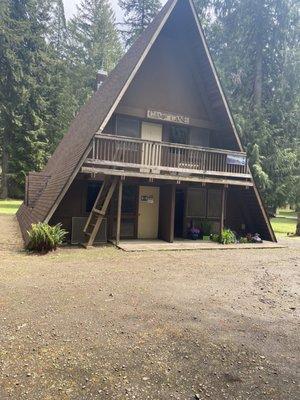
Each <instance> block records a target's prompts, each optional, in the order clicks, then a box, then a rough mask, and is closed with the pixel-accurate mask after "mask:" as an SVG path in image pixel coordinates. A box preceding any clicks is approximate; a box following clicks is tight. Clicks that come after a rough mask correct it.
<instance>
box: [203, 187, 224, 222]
mask: <svg viewBox="0 0 300 400" xmlns="http://www.w3.org/2000/svg"><path fill="white" fill-rule="evenodd" d="M221 208H222V192H221V190H213V189H210V190H208V207H207V217H208V218H220V217H221Z"/></svg>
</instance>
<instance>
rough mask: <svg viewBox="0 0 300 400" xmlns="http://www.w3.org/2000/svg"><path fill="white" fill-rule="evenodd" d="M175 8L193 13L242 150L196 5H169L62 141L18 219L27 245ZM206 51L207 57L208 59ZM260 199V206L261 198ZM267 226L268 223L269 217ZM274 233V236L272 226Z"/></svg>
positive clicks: (221, 107)
mask: <svg viewBox="0 0 300 400" xmlns="http://www.w3.org/2000/svg"><path fill="white" fill-rule="evenodd" d="M176 7H178V8H179V7H183V10H184V9H185V12H189V13H190V14H191V16H192V17H193V20H192V21H191V23H192V24H193V26H194V28H193V29H195V27H196V28H197V29H198V33H199V35H200V44H199V45H198V48H196V47H195V52H197V51H199V52H200V53H199V54H200V56H201V58H202V63H203V67H204V68H205V67H207V65H208V66H209V68H208V75H207V77H206V81H207V83H208V84H209V89H208V90H209V91H210V96H215V98H216V101H215V103H214V107H215V112H216V113H218V114H219V116H220V117H221V118H223V122H224V124H225V126H226V128H227V130H228V131H231V133H233V134H234V137H235V141H236V145H237V147H238V148H239V149H241V150H242V146H241V142H240V139H239V137H238V134H237V132H236V129H235V126H234V123H233V120H232V116H231V113H230V111H229V108H228V104H227V102H226V99H225V97H224V94H223V91H222V88H221V86H220V82H219V80H218V77H217V74H216V71H215V69H214V66H213V63H212V60H211V57H210V54H209V51H208V48H207V45H206V42H205V38H204V35H203V32H202V29H201V27H200V23H199V21H198V18H197V16H196V12H195V9H194V6H193V3H192V1H191V0H169V1H168V2H167V3H166V5H165V6H164V7H163V9H162V11H161V12H160V13H159V15H158V16H157V17H156V18H155V20H154V21H153V23H152V24H151V25H150V26H149V27H148V28H147V29H146V30H145V31H144V33H143V34H142V35H141V36H140V38H139V39H138V40H137V41H136V43H135V44H134V45H133V46H132V48H131V49H130V50H129V51H128V52H127V54H126V55H125V56H124V57H123V58H122V60H121V61H120V63H119V64H118V65H117V67H116V68H115V70H114V71H113V72H112V73H111V75H110V77H109V78H108V79H107V80H106V81H105V82H104V84H103V85H102V86H101V88H100V90H99V91H98V92H96V93H95V95H94V96H93V97H92V99H91V100H90V101H89V102H88V103H87V104H86V105H85V106H84V107H83V108H82V109H81V110H80V112H79V113H78V115H77V117H76V118H75V120H74V121H73V123H72V125H71V127H70V130H69V131H68V133H67V134H66V135H65V136H64V138H63V139H62V141H61V143H60V144H59V146H58V148H57V149H56V151H55V153H54V155H53V156H52V158H51V159H50V160H49V162H48V164H47V166H46V167H45V169H44V171H43V173H44V174H46V175H48V176H50V179H49V181H48V184H47V187H46V188H45V190H44V191H43V193H42V194H41V196H40V198H39V199H38V200H37V202H36V204H35V206H34V208H33V209H29V208H28V207H26V206H25V205H24V204H23V205H22V206H21V207H20V209H19V211H18V214H17V216H18V220H19V222H20V226H21V230H22V233H23V237H24V239H25V240H26V238H27V234H26V231H27V230H28V229H29V228H30V224H31V223H35V222H38V221H45V222H49V220H50V218H51V217H52V215H53V214H54V212H55V210H56V208H57V206H58V205H59V203H60V202H61V200H62V199H63V197H64V195H65V193H66V192H67V190H68V188H69V187H70V185H71V183H72V182H73V180H74V179H75V177H76V175H77V174H78V172H79V170H80V167H81V166H82V164H83V162H84V161H85V159H86V157H87V155H88V153H89V151H90V148H91V147H90V146H91V141H92V139H93V137H94V135H95V134H96V133H99V132H102V131H103V129H104V128H105V126H106V125H107V123H108V121H109V120H110V118H111V116H112V114H113V112H114V111H115V109H116V107H117V106H118V104H119V103H120V101H121V99H122V98H123V96H124V94H125V93H126V91H127V89H128V87H129V85H130V84H131V82H132V80H133V79H134V77H135V76H136V74H137V72H138V71H139V69H140V67H141V65H142V63H143V62H144V60H145V58H146V57H147V54H148V53H149V51H150V50H151V48H152V46H153V44H154V43H155V41H156V39H157V37H158V36H159V34H160V32H161V30H162V29H163V27H164V26H165V24H166V23H167V21H168V19H169V17H170V16H171V15H172V12H173V10H175V11H176ZM175 11H174V15H175ZM187 29H188V28H187ZM203 52H204V55H205V57H203ZM201 53H202V55H201ZM258 200H259V201H260V199H258ZM266 223H267V224H268V223H269V222H268V220H267V218H266ZM269 230H270V233H271V234H272V229H271V228H270V226H269ZM273 237H274V234H273Z"/></svg>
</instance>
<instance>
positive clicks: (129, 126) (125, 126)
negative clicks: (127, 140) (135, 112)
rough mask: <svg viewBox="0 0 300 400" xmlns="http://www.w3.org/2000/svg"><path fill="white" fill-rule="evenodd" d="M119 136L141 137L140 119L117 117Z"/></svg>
mask: <svg viewBox="0 0 300 400" xmlns="http://www.w3.org/2000/svg"><path fill="white" fill-rule="evenodd" d="M117 135H120V136H129V137H134V138H139V137H140V122H139V120H138V119H134V118H127V117H120V116H118V117H117Z"/></svg>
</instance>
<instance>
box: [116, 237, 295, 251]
mask: <svg viewBox="0 0 300 400" xmlns="http://www.w3.org/2000/svg"><path fill="white" fill-rule="evenodd" d="M285 247H287V246H284V245H281V244H278V243H273V242H264V243H262V244H254V243H253V244H251V243H249V244H230V245H222V244H219V243H214V242H210V241H194V240H188V239H180V240H178V239H177V240H175V241H174V243H168V242H164V241H163V240H122V241H121V242H120V243H119V245H118V248H120V249H122V250H124V251H128V252H135V251H171V250H175V251H182V250H246V249H251V250H252V249H261V250H262V249H282V248H285Z"/></svg>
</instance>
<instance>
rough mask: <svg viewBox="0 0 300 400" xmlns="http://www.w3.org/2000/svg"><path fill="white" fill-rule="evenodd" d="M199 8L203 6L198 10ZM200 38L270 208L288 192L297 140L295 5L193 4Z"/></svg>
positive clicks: (249, 0) (225, 0)
mask: <svg viewBox="0 0 300 400" xmlns="http://www.w3.org/2000/svg"><path fill="white" fill-rule="evenodd" d="M203 7H204V9H203ZM198 9H199V11H201V14H200V15H201V16H202V17H203V15H205V16H207V13H208V11H211V17H212V18H211V20H210V21H209V23H208V24H207V23H206V25H205V26H206V33H207V35H208V38H209V44H210V47H211V49H212V52H213V54H214V59H215V60H216V64H217V67H218V70H219V73H220V75H221V79H222V82H223V83H224V86H225V89H226V92H227V94H228V97H229V100H230V103H231V106H232V109H233V112H234V116H235V120H236V122H237V125H238V128H239V129H240V133H241V135H242V140H243V143H244V145H245V147H246V149H247V151H248V153H249V156H250V161H251V166H252V170H253V173H254V175H255V177H256V181H257V182H258V185H259V186H260V188H261V189H262V192H263V195H264V198H265V200H266V203H267V205H268V206H269V207H270V209H272V210H273V212H274V210H275V209H276V208H277V207H278V206H281V205H283V204H284V203H285V202H286V201H288V200H289V198H291V197H292V196H293V191H294V190H295V169H296V168H297V163H298V161H297V155H296V148H297V137H298V138H299V91H300V87H299V79H298V78H297V76H299V73H300V71H299V63H298V64H297V48H298V46H299V36H298V35H297V25H298V22H299V20H298V11H297V10H298V7H297V2H296V0H208V1H206V0H198Z"/></svg>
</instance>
